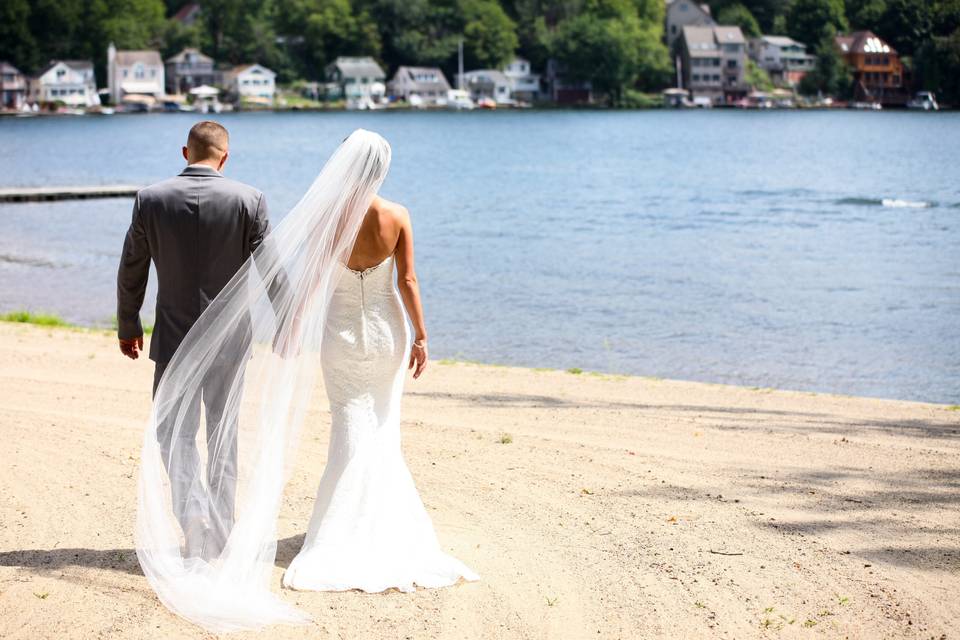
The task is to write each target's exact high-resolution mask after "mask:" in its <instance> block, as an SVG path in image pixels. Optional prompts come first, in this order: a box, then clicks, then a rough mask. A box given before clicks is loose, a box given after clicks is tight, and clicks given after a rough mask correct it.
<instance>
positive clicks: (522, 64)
mask: <svg viewBox="0 0 960 640" xmlns="http://www.w3.org/2000/svg"><path fill="white" fill-rule="evenodd" d="M503 74H504V75H505V76H507V78H509V79H510V81H511V82H512V83H513V89H512V92H513V98H514V99H515V100H523V101H524V102H533V101H534V100H537V99H538V98H539V97H540V74H537V73H531V72H530V61H529V60H527V59H526V58H519V57H518V58H514V59H513V60H512V61H511V62H510V64H508V65H507V66H506V68H505V69H504V70H503Z"/></svg>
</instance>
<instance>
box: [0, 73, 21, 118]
mask: <svg viewBox="0 0 960 640" xmlns="http://www.w3.org/2000/svg"><path fill="white" fill-rule="evenodd" d="M26 101H27V79H26V77H25V76H24V75H23V74H22V73H20V70H19V69H17V68H16V67H15V66H13V65H12V64H10V63H9V62H3V61H0V109H16V110H18V111H19V110H20V109H22V108H23V105H24V104H25V103H26Z"/></svg>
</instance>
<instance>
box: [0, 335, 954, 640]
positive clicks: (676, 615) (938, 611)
mask: <svg viewBox="0 0 960 640" xmlns="http://www.w3.org/2000/svg"><path fill="white" fill-rule="evenodd" d="M151 375H152V368H151V363H150V362H149V361H147V360H146V359H141V360H139V361H137V362H132V361H129V360H126V359H124V358H123V357H122V356H121V355H120V354H119V352H118V351H117V349H116V346H115V342H114V340H113V338H112V337H110V336H108V335H105V334H103V333H96V332H84V331H75V330H64V329H53V330H50V329H42V328H36V327H28V326H23V325H12V324H4V323H0V443H2V445H0V446H2V451H3V458H2V464H0V637H3V638H13V637H17V638H101V637H103V638H198V637H206V636H208V634H205V633H204V632H203V631H201V630H200V629H198V628H197V627H194V626H191V625H189V624H187V623H185V622H183V621H182V620H180V619H178V618H176V617H175V616H173V615H172V614H170V613H169V612H168V611H167V610H166V609H165V608H164V607H163V606H162V605H160V604H159V602H158V601H157V599H156V597H155V595H154V593H153V592H152V591H151V589H150V587H149V585H148V584H147V583H146V581H145V580H144V578H143V576H142V574H141V573H140V568H139V566H138V564H137V560H136V556H135V554H134V552H133V550H132V548H131V547H132V533H131V531H132V523H133V520H134V510H135V497H134V496H135V494H134V490H135V483H136V477H137V457H138V453H139V445H140V439H141V430H142V426H143V423H144V419H145V417H146V415H147V412H148V407H149V402H150V397H149V387H150V380H151ZM322 406H323V405H322V401H321V400H319V399H318V401H317V411H316V413H315V414H314V415H313V417H312V418H311V420H310V422H309V424H308V425H307V427H306V432H305V435H304V440H303V444H302V449H301V453H300V457H299V460H298V463H297V468H296V471H295V474H294V477H293V480H292V482H291V485H290V486H289V490H288V492H287V501H286V503H285V507H284V510H283V514H282V521H281V523H280V538H281V540H280V549H279V554H278V558H277V569H276V572H275V575H274V582H275V584H277V585H278V587H279V581H280V575H281V572H282V567H283V566H285V565H286V564H287V563H288V562H289V561H290V559H291V558H292V556H293V554H294V553H295V551H296V549H297V548H298V546H299V544H300V542H301V540H302V534H303V531H304V528H305V526H306V522H307V518H308V516H309V512H310V508H311V503H312V500H313V494H314V491H315V489H316V485H317V483H318V481H319V477H320V473H321V470H322V469H323V464H324V461H325V457H326V443H327V432H326V424H327V422H326V418H325V416H324V415H323V412H322V411H321V408H322ZM506 434H509V438H508V437H507V436H506ZM403 437H404V452H405V456H406V459H407V462H408V464H409V466H410V469H411V471H412V473H413V476H414V478H415V479H416V481H417V485H418V487H419V489H420V492H421V495H422V497H423V500H424V502H425V504H426V505H427V508H428V510H429V512H430V513H431V515H432V517H433V520H434V524H435V525H436V528H437V532H438V535H439V536H440V539H441V542H442V544H443V545H444V547H445V548H446V549H448V550H449V551H450V552H451V553H453V554H454V555H456V556H457V557H459V558H461V559H462V560H464V561H465V562H466V563H467V564H468V565H470V566H471V567H473V568H474V569H476V570H477V571H478V572H479V573H480V574H481V576H482V581H481V582H478V583H469V584H459V585H456V586H454V587H450V588H446V589H437V590H424V589H421V590H418V591H417V592H416V593H414V594H403V593H399V592H395V591H393V592H387V593H383V594H363V593H358V592H348V593H296V592H290V591H285V592H283V595H284V597H285V598H287V599H289V600H291V601H295V602H296V603H298V604H299V605H300V606H301V607H303V608H304V609H306V610H308V611H310V612H311V613H312V614H313V615H314V616H315V618H316V624H315V625H314V626H312V627H299V628H297V627H273V628H270V629H269V630H267V631H265V632H263V633H260V634H238V635H236V636H234V637H237V638H242V637H248V636H249V637H264V638H307V637H310V638H364V639H366V638H389V639H393V638H418V639H419V638H451V639H460V638H550V639H553V638H628V639H631V640H632V639H636V638H661V637H663V638H701V637H702V638H754V637H764V638H793V637H802V638H806V637H829V638H838V637H849V638H870V639H873V638H941V637H944V636H945V637H947V638H956V637H957V636H958V634H960V622H958V621H960V455H958V454H960V411H956V410H951V409H950V408H948V407H944V406H937V405H930V404H919V403H909V402H893V401H885V400H874V399H863V398H849V397H840V396H832V395H823V394H811V393H796V392H783V391H771V390H768V389H746V388H738V387H730V386H720V385H709V384H696V383H687V382H672V381H666V380H654V379H644V378H627V377H617V376H595V375H590V374H581V375H574V374H571V373H566V372H558V371H540V370H527V369H518V368H506V367H493V366H480V365H472V364H453V363H441V362H434V363H433V365H432V367H431V368H430V369H429V370H428V372H427V373H426V374H425V377H424V378H423V379H421V380H420V381H416V382H411V383H409V384H408V386H407V394H406V397H405V404H404V425H403ZM510 438H512V441H509V442H505V440H509V439H510Z"/></svg>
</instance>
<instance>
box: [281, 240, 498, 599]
mask: <svg viewBox="0 0 960 640" xmlns="http://www.w3.org/2000/svg"><path fill="white" fill-rule="evenodd" d="M393 267H394V260H393V257H392V256H391V257H388V258H387V259H386V260H384V261H383V262H381V263H380V264H379V265H377V266H375V267H371V268H369V269H366V270H364V271H362V272H359V271H354V270H352V269H349V268H347V267H345V266H341V268H342V269H343V274H342V275H341V277H340V279H339V282H338V284H337V287H336V289H335V290H334V293H333V297H332V299H331V302H330V308H329V312H328V315H327V323H326V327H325V329H324V335H323V346H322V349H321V354H322V355H321V359H322V368H323V377H324V381H325V384H326V390H327V396H328V398H329V400H330V414H331V431H330V446H329V453H328V456H327V466H326V468H325V469H324V472H323V476H322V478H321V480H320V488H319V490H318V492H317V500H316V505H315V506H314V511H313V516H312V518H311V519H310V525H309V527H308V529H307V534H306V538H305V539H304V543H303V548H302V549H301V550H300V553H299V554H298V555H297V556H296V558H294V560H293V562H292V563H291V564H290V567H289V568H288V569H287V571H286V573H285V574H284V576H283V585H284V586H285V587H288V588H291V589H298V590H308V591H343V590H347V589H361V590H363V591H368V592H378V591H383V590H385V589H389V588H396V589H399V590H400V591H413V590H414V588H415V585H418V586H422V587H442V586H446V585H450V584H454V583H455V582H457V581H458V580H459V579H460V578H461V577H462V578H464V579H466V580H478V579H479V576H478V575H477V574H476V573H474V572H473V571H471V570H470V569H469V568H467V567H466V566H465V565H464V564H463V563H462V562H460V561H459V560H457V559H456V558H453V557H451V556H450V555H448V554H446V553H445V552H444V551H443V550H442V549H441V548H440V544H439V542H438V541H437V536H436V533H435V532H434V530H433V523H432V522H431V521H430V516H429V515H427V512H426V509H425V508H424V506H423V502H422V501H421V500H420V496H419V494H418V493H417V489H416V486H415V485H414V482H413V478H412V477H411V476H410V471H409V470H408V469H407V465H406V463H405V462H404V459H403V454H402V452H401V450H400V399H401V396H402V394H403V382H404V372H405V365H406V364H407V361H408V358H409V349H410V331H409V329H408V327H407V322H406V317H405V315H404V311H403V305H402V303H401V300H400V296H399V293H398V291H397V288H396V284H395V277H394V268H393Z"/></svg>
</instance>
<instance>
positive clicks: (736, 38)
mask: <svg viewBox="0 0 960 640" xmlns="http://www.w3.org/2000/svg"><path fill="white" fill-rule="evenodd" d="M713 33H714V35H715V36H716V38H717V42H719V43H720V44H745V43H746V40H744V38H743V31H740V27H735V26H730V25H718V26H716V27H714V28H713Z"/></svg>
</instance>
